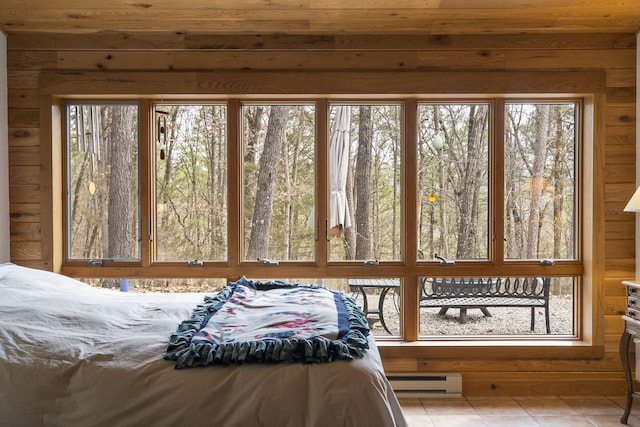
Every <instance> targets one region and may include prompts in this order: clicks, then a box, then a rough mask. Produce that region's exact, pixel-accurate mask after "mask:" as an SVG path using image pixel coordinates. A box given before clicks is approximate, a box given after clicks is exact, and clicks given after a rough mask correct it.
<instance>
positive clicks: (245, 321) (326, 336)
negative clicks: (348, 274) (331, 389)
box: [164, 278, 369, 369]
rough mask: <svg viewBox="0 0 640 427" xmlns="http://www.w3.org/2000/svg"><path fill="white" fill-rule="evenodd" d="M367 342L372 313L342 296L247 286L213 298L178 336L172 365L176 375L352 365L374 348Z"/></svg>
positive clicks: (170, 350) (277, 285)
mask: <svg viewBox="0 0 640 427" xmlns="http://www.w3.org/2000/svg"><path fill="white" fill-rule="evenodd" d="M367 335H369V327H368V325H367V322H366V319H365V316H364V313H363V312H362V310H360V309H359V308H358V307H357V306H356V303H355V301H354V300H353V298H350V297H348V296H345V295H344V294H343V293H341V292H336V291H332V290H329V289H327V288H325V287H324V286H322V285H297V284H287V283H283V282H276V281H270V282H266V283H261V282H253V281H250V280H247V279H245V278H242V279H240V280H238V281H237V282H234V283H231V284H229V285H227V286H225V287H224V288H223V289H222V290H221V291H220V292H219V293H218V294H217V295H215V296H205V298H204V303H203V304H199V305H198V306H197V307H196V309H195V310H194V311H193V314H192V315H191V318H190V319H187V320H185V321H184V322H182V323H181V324H180V325H179V327H178V330H177V331H176V332H175V333H174V334H173V335H171V338H170V341H169V345H168V347H167V352H166V354H165V356H164V358H165V359H167V360H175V361H176V369H181V368H187V367H195V366H203V365H216V364H221V365H228V364H242V363H256V362H271V363H278V362H299V363H323V362H330V361H332V360H336V359H347V360H352V359H353V357H354V356H357V357H362V356H363V355H364V350H365V349H367V348H369V345H368V342H367Z"/></svg>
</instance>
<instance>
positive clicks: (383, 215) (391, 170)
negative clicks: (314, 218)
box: [328, 103, 403, 261]
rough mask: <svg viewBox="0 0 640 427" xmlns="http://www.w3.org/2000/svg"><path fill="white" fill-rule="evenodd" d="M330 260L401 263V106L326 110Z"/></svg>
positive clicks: (343, 106) (333, 106) (340, 106)
mask: <svg viewBox="0 0 640 427" xmlns="http://www.w3.org/2000/svg"><path fill="white" fill-rule="evenodd" d="M329 118H330V126H329V138H328V139H329V167H328V174H329V189H328V191H329V215H328V216H329V218H328V221H329V222H328V229H329V231H328V237H329V239H330V240H329V242H330V260H331V261H340V260H379V261H393V260H399V259H401V250H400V248H401V242H402V238H401V233H400V228H401V224H402V212H403V210H402V203H401V200H402V179H401V178H402V145H403V144H402V118H403V117H402V106H401V105H400V104H397V103H396V104H331V106H330V108H329Z"/></svg>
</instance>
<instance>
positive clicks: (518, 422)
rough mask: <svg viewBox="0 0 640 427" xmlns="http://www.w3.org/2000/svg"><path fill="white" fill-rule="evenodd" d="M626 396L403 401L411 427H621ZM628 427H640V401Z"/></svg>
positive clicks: (403, 407) (478, 397) (635, 405)
mask: <svg viewBox="0 0 640 427" xmlns="http://www.w3.org/2000/svg"><path fill="white" fill-rule="evenodd" d="M625 402H626V398H625V397H624V396H514V397H480V396H473V397H466V398H465V397H463V398H447V399H436V398H429V399H400V405H401V406H402V410H403V412H404V414H405V417H406V419H407V422H408V423H409V426H410V427H445V426H446V427H456V426H465V427H475V426H492V427H493V426H500V427H503V426H504V427H521V426H522V427H528V426H553V427H565V426H566V427H569V426H570V427H582V426H585V427H586V426H588V427H593V426H599V427H608V426H616V427H620V426H623V424H620V417H621V416H622V413H623V412H624V405H625ZM628 425H630V426H635V427H640V399H636V401H635V402H634V403H633V407H632V410H631V415H630V416H629V420H628Z"/></svg>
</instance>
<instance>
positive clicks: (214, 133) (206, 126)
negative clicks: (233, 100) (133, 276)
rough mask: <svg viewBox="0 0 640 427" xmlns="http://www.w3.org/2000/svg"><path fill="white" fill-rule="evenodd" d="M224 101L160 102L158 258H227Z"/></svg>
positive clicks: (157, 125) (156, 132)
mask: <svg viewBox="0 0 640 427" xmlns="http://www.w3.org/2000/svg"><path fill="white" fill-rule="evenodd" d="M226 119H227V118H226V105H218V104H186V105H185V104H157V105H155V107H154V135H155V207H156V209H155V213H156V215H155V224H156V235H155V242H156V259H157V260H158V261H161V262H162V261H185V260H195V259H198V260H203V261H224V260H226V259H227V136H226Z"/></svg>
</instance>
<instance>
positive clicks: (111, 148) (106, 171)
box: [66, 104, 140, 260]
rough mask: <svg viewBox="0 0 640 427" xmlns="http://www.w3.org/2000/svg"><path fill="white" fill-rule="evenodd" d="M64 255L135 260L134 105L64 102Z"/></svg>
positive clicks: (137, 240) (137, 244) (137, 253)
mask: <svg viewBox="0 0 640 427" xmlns="http://www.w3.org/2000/svg"><path fill="white" fill-rule="evenodd" d="M66 160H67V165H66V166H67V191H68V193H67V194H68V196H67V203H68V208H67V236H68V243H67V244H68V247H67V256H68V257H69V259H91V258H94V259H113V260H137V259H139V257H140V238H139V234H140V233H139V227H140V225H139V224H140V218H139V214H140V209H139V202H138V198H139V196H138V106H137V105H125V104H70V105H67V159H66Z"/></svg>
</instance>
